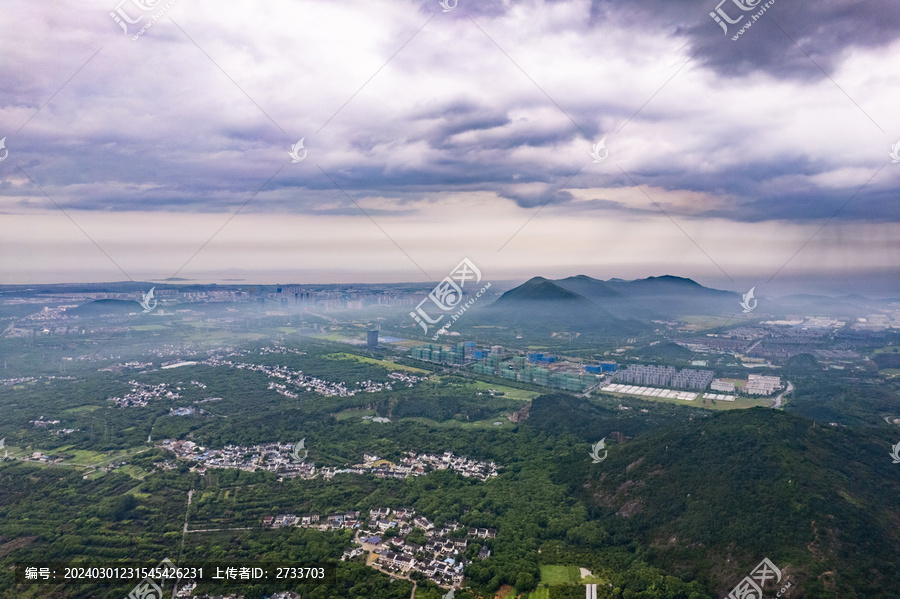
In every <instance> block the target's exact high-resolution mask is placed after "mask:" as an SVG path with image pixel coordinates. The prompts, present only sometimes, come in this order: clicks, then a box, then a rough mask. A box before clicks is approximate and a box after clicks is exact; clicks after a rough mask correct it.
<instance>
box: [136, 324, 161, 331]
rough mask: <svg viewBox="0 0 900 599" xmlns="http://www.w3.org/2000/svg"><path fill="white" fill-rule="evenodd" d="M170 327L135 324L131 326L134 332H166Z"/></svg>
mask: <svg viewBox="0 0 900 599" xmlns="http://www.w3.org/2000/svg"><path fill="white" fill-rule="evenodd" d="M167 328H168V327H166V326H165V325H161V324H135V325H131V330H132V331H164V330H166V329H167Z"/></svg>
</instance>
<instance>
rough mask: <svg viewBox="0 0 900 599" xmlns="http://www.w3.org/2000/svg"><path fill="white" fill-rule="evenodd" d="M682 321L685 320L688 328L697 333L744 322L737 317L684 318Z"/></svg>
mask: <svg viewBox="0 0 900 599" xmlns="http://www.w3.org/2000/svg"><path fill="white" fill-rule="evenodd" d="M680 320H683V321H684V322H685V323H686V324H687V326H688V327H689V328H691V329H693V330H695V331H705V330H707V329H714V328H716V327H721V326H724V325H727V324H739V323H741V322H743V321H742V320H739V319H738V318H737V317H735V316H705V315H701V316H694V315H688V316H682V317H681V318H680Z"/></svg>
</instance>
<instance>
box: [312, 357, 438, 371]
mask: <svg viewBox="0 0 900 599" xmlns="http://www.w3.org/2000/svg"><path fill="white" fill-rule="evenodd" d="M324 357H325V358H326V359H328V360H356V361H357V362H363V363H365V364H375V365H376V366H381V367H382V368H387V369H388V370H404V371H406V372H414V373H416V374H429V372H428V371H427V370H424V369H422V368H416V367H415V366H405V365H403V364H397V363H396V362H388V361H387V360H377V359H375V358H369V357H367V356H357V355H355V354H347V353H344V352H338V353H336V354H328V355H326V356H324Z"/></svg>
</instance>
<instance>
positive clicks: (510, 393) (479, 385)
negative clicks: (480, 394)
mask: <svg viewBox="0 0 900 599" xmlns="http://www.w3.org/2000/svg"><path fill="white" fill-rule="evenodd" d="M475 388H476V389H478V390H479V391H487V390H488V389H496V390H497V391H502V392H503V393H505V394H506V395H504V397H508V398H509V399H518V400H521V401H531V400H532V399H534V398H535V397H537V396H538V395H540V393H538V392H537V391H525V390H524V389H516V388H515V387H506V386H504V385H496V384H494V383H485V382H483V381H475Z"/></svg>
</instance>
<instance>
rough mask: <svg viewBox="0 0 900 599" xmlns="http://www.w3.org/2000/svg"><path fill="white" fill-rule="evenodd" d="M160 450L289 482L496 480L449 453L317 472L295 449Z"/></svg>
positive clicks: (173, 445)
mask: <svg viewBox="0 0 900 599" xmlns="http://www.w3.org/2000/svg"><path fill="white" fill-rule="evenodd" d="M160 447H162V448H163V449H168V450H170V451H172V452H174V453H175V455H176V456H178V457H179V458H181V459H183V460H190V461H193V462H199V464H198V465H197V471H198V472H200V473H201V474H203V473H205V472H206V470H207V469H208V468H236V469H238V470H246V471H248V472H256V471H258V470H262V471H268V472H273V473H275V474H278V475H279V476H282V477H288V478H295V477H301V478H307V479H308V478H313V477H315V476H318V475H321V476H322V477H323V478H325V479H330V478H332V477H334V476H335V475H337V474H371V475H373V476H376V477H378V478H406V477H408V476H418V475H420V474H425V473H427V472H430V471H432V470H453V471H454V472H457V473H459V474H461V475H462V476H465V477H467V478H474V479H477V480H480V481H485V480H487V479H488V478H490V477H493V476H497V465H496V464H495V463H494V462H479V461H477V460H470V459H468V458H466V457H463V456H456V455H453V452H450V451H446V452H444V453H443V454H441V455H434V454H427V453H422V454H417V453H415V452H412V451H410V452H407V454H406V457H404V458H402V459H401V460H400V463H398V464H394V463H392V462H389V461H387V460H382V459H381V458H379V457H378V456H376V455H372V454H368V453H367V454H364V456H363V463H362V464H357V465H354V466H350V467H347V468H334V467H322V468H319V469H317V468H316V466H315V463H314V462H313V461H312V460H308V459H307V457H308V453H307V450H306V449H304V448H303V447H299V448H298V447H297V446H296V445H290V444H282V443H264V444H261V445H252V446H249V447H247V446H243V445H226V446H225V448H224V449H208V448H206V447H202V446H200V445H198V444H197V443H194V442H193V441H175V440H172V439H166V440H165V441H162V443H161V445H160Z"/></svg>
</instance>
